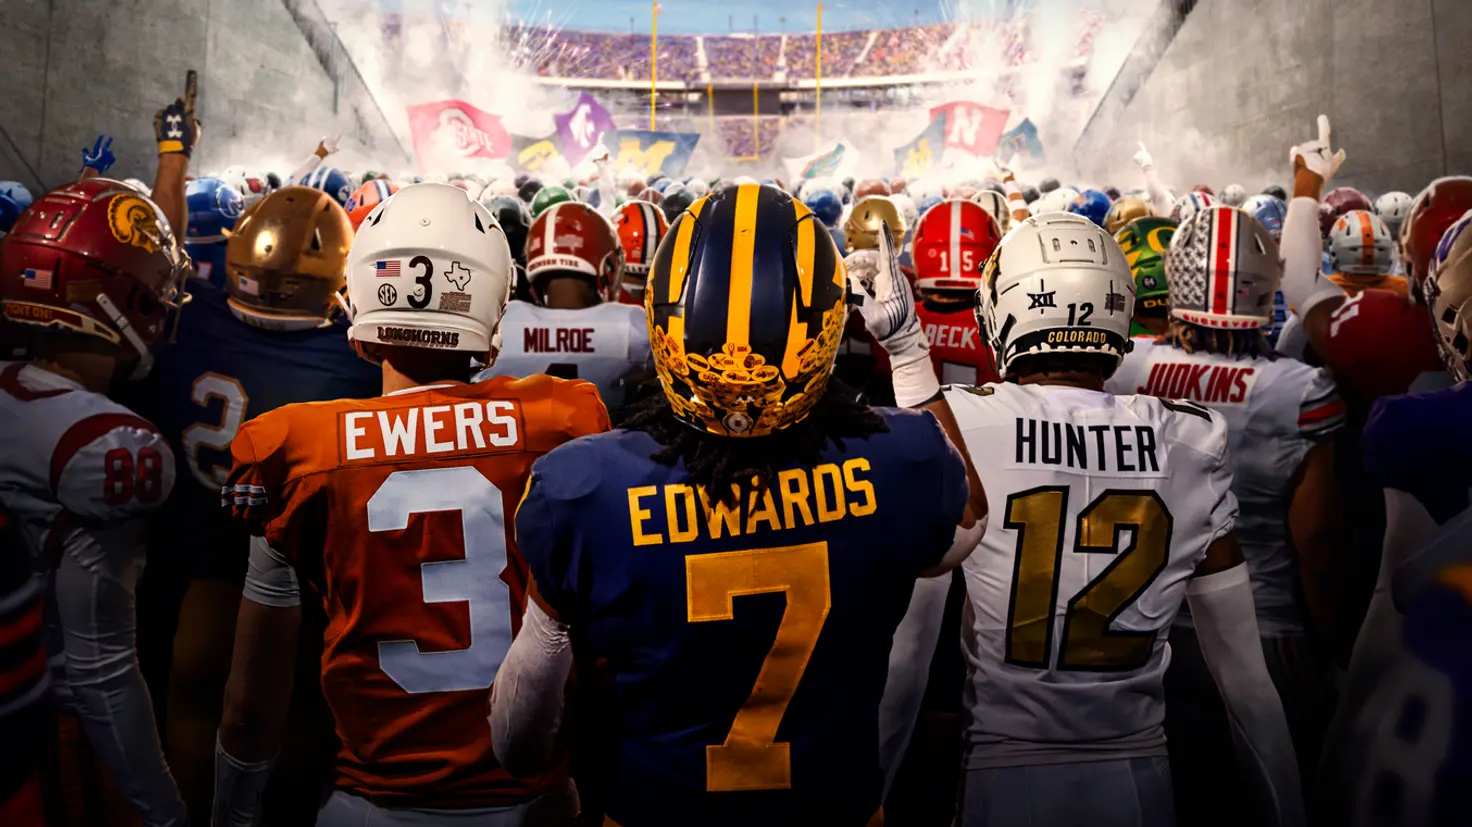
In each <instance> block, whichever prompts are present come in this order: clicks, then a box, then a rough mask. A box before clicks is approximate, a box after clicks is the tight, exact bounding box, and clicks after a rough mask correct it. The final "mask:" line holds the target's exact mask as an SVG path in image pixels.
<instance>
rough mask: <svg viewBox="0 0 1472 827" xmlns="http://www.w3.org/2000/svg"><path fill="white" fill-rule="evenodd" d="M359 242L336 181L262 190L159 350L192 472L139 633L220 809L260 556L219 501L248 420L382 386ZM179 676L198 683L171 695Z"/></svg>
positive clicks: (170, 417)
mask: <svg viewBox="0 0 1472 827" xmlns="http://www.w3.org/2000/svg"><path fill="white" fill-rule="evenodd" d="M372 183H382V182H372ZM352 240H353V231H352V227H351V226H350V225H349V223H348V217H347V215H346V213H345V212H344V211H343V209H342V208H341V207H339V206H337V203H336V202H335V201H333V200H332V198H331V197H330V196H328V195H327V194H326V193H323V192H319V191H317V190H313V189H309V188H307V187H285V188H282V189H279V190H276V191H274V192H272V193H271V194H270V195H267V196H266V197H265V198H264V199H262V200H261V201H259V202H257V203H256V204H255V206H253V207H251V208H250V209H249V210H248V211H247V212H246V214H245V216H244V217H242V218H241V220H240V223H239V226H238V227H237V228H236V232H235V233H234V234H232V236H231V238H230V241H229V244H228V251H227V255H226V258H225V263H224V265H223V266H224V271H223V278H224V280H225V286H226V289H225V290H215V289H214V288H212V287H209V286H208V285H205V284H201V283H198V282H196V283H193V284H191V285H190V294H191V297H192V301H190V303H189V312H188V313H186V314H184V315H183V316H182V318H181V320H180V325H179V334H178V342H177V343H176V345H175V346H173V347H170V348H168V349H166V350H164V351H163V352H162V353H161V354H160V356H159V359H158V365H157V367H156V368H155V369H154V371H153V372H152V374H151V375H150V376H149V381H148V385H147V391H148V392H147V393H145V394H141V395H140V397H141V398H144V399H147V400H148V407H147V408H146V410H147V414H148V415H149V417H150V419H152V420H153V421H154V422H155V423H157V424H158V426H159V428H160V430H162V431H163V433H164V434H166V435H167V436H168V437H169V440H170V444H171V445H172V447H173V449H174V455H175V457H176V459H177V463H178V465H177V472H176V477H177V479H178V480H179V484H178V485H177V486H175V488H174V492H173V494H172V496H170V497H169V499H168V503H167V504H166V505H165V506H164V508H163V509H162V510H161V512H160V514H159V518H158V520H157V523H158V524H159V525H161V526H167V530H161V531H155V532H152V533H151V535H150V538H149V560H150V561H151V562H152V561H159V562H160V563H161V565H158V566H150V567H149V573H148V577H147V578H146V581H145V582H146V583H147V587H148V591H147V598H148V599H147V601H145V602H144V603H143V608H142V609H141V610H140V622H139V623H140V633H139V634H140V638H147V639H148V640H149V641H150V642H151V643H153V644H154V648H155V649H156V650H158V651H157V652H156V653H155V654H154V656H153V657H150V658H149V659H148V660H146V661H145V663H144V666H145V669H147V670H148V673H149V677H150V683H151V685H152V687H153V693H154V700H155V708H156V709H157V710H158V712H159V714H160V718H161V719H163V714H162V713H163V711H164V710H166V709H172V712H173V714H172V715H171V716H170V717H172V718H174V719H175V721H174V722H175V723H177V724H178V725H179V726H177V727H172V726H171V727H169V728H168V730H167V731H168V733H169V748H170V752H171V754H174V755H177V756H181V757H182V756H192V757H193V760H179V761H177V762H176V763H177V764H178V774H179V785H180V787H181V789H183V790H184V793H185V799H186V801H187V802H188V803H189V804H190V808H191V810H192V811H194V812H204V811H206V810H207V808H208V807H209V800H210V794H211V789H212V786H211V785H212V777H211V775H210V770H209V767H210V764H211V763H212V756H213V754H214V731H215V729H216V728H217V726H218V724H219V721H220V714H221V708H220V703H221V698H222V695H223V691H224V684H225V678H226V676H227V675H228V673H229V668H230V645H231V642H232V641H233V640H234V624H235V616H236V611H237V604H238V602H239V599H240V584H241V582H242V580H243V579H244V577H245V569H246V559H247V557H248V554H249V541H250V535H249V534H248V533H246V532H244V531H243V530H241V529H240V528H239V526H238V525H236V524H235V522H234V521H233V520H231V519H230V515H229V513H228V512H226V511H224V510H223V509H221V508H220V505H219V503H220V487H221V486H223V485H224V484H225V478H226V475H227V473H228V472H229V470H230V462H231V460H230V442H231V440H233V439H234V438H235V433H236V431H237V430H238V429H239V427H240V426H241V424H242V423H244V422H246V421H247V420H249V419H252V418H254V417H257V416H260V415H262V414H264V413H266V412H268V411H272V410H275V409H276V408H279V407H281V406H283V405H287V404H290V403H294V402H312V401H317V400H327V399H350V398H366V397H372V396H377V395H378V394H379V386H380V384H381V379H380V375H379V374H380V372H379V371H378V369H377V368H375V367H374V366H373V365H371V364H369V363H367V362H365V361H363V360H362V359H359V358H358V357H357V355H356V354H354V353H353V350H352V347H351V346H350V345H349V344H348V340H347V326H346V324H344V323H343V320H342V319H341V318H340V315H341V307H340V306H339V303H338V299H339V294H340V293H341V291H342V289H343V284H344V282H343V268H344V265H345V263H346V261H347V253H348V247H349V246H350V245H351V244H352ZM395 283H396V282H395V281H394V280H393V279H392V278H391V277H386V276H385V277H382V278H380V280H379V282H378V285H379V288H380V289H381V290H385V293H387V292H388V291H393V290H396V289H397V288H395V287H393V286H392V285H393V284H395ZM376 298H381V297H376ZM191 581H192V582H191ZM186 590H187V594H186ZM181 612H182V616H183V623H182V628H183V629H184V630H185V634H183V635H179V636H178V642H177V648H176V645H175V637H176V629H178V628H180V625H181V624H180V617H181ZM145 627H147V629H146V631H147V632H148V634H145V633H144V632H145ZM176 651H177V653H178V656H179V660H178V661H173V660H172V656H173V655H174V653H175V652H176ZM171 676H172V677H171ZM170 682H172V683H174V684H175V685H177V686H179V687H181V688H186V689H183V691H180V692H177V693H167V692H165V691H164V690H166V689H167V688H168V686H169V684H170ZM170 695H172V697H173V699H174V702H173V703H172V705H169V704H166V703H165V702H164V701H165V698H167V697H169V696H170Z"/></svg>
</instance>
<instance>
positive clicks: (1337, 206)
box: [1319, 187, 1436, 247]
mask: <svg viewBox="0 0 1472 827" xmlns="http://www.w3.org/2000/svg"><path fill="white" fill-rule="evenodd" d="M1354 210H1365V211H1366V212H1368V213H1370V214H1372V215H1373V214H1374V213H1375V205H1374V204H1371V203H1370V199H1369V198H1367V197H1366V196H1365V194H1364V193H1362V192H1360V191H1359V190H1357V189H1355V188H1354V187H1335V188H1334V189H1332V190H1329V192H1327V193H1326V194H1325V195H1324V198H1323V200H1322V201H1320V202H1319V235H1321V236H1323V237H1325V238H1328V237H1329V233H1330V232H1332V231H1333V230H1334V222H1335V221H1338V220H1339V216H1341V215H1344V214H1345V213H1348V212H1352V211H1354ZM1431 246H1433V247H1435V246H1436V242H1434V241H1433V242H1432V243H1431Z"/></svg>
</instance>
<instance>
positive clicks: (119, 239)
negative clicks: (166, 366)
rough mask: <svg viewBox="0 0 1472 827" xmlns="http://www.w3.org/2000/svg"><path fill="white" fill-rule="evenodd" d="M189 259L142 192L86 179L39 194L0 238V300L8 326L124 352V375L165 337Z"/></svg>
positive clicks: (141, 370)
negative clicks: (133, 357)
mask: <svg viewBox="0 0 1472 827" xmlns="http://www.w3.org/2000/svg"><path fill="white" fill-rule="evenodd" d="M188 271H189V266H188V258H187V257H186V256H185V255H184V251H183V250H182V249H181V248H180V246H179V243H178V241H177V240H176V239H175V238H174V234H173V232H172V231H171V230H170V229H169V222H168V219H167V218H165V217H164V215H163V213H162V211H160V210H159V208H158V206H157V205H156V204H154V203H153V201H152V200H150V199H149V198H148V196H146V195H143V194H142V193H140V192H138V191H137V190H135V189H133V188H132V187H130V186H128V185H127V184H124V183H123V182H121V181H114V180H112V179H110V178H88V179H86V180H83V181H76V182H74V183H70V184H66V185H63V186H60V187H57V188H56V189H54V190H51V191H50V192H48V193H46V194H45V195H43V196H41V198H40V199H38V200H36V201H35V202H34V203H33V204H31V206H30V207H29V208H28V209H27V210H26V211H25V212H24V213H22V214H21V216H20V218H19V219H18V220H17V221H16V222H15V226H14V227H13V228H12V230H11V232H10V233H9V234H8V235H6V236H5V239H4V241H3V242H0V274H3V276H0V301H3V306H4V316H5V319H6V320H7V321H9V322H12V323H14V324H17V325H23V326H27V327H28V328H31V329H33V330H34V331H37V332H39V331H48V330H49V331H55V332H62V333H72V334H82V335H86V336H93V337H96V338H99V339H102V340H104V341H107V342H110V343H112V344H113V345H117V346H118V347H120V348H124V349H127V348H131V349H132V350H133V351H134V352H135V353H136V354H137V356H138V361H137V362H136V364H135V366H134V370H133V377H134V378H139V377H142V376H143V375H145V374H147V372H148V370H149V368H150V367H151V366H152V363H153V358H152V353H151V350H152V348H153V346H154V345H155V344H157V343H158V342H160V341H162V340H163V339H165V337H166V336H167V335H171V332H172V329H171V326H170V321H171V320H174V319H177V316H175V315H174V314H175V313H176V312H177V311H178V310H179V308H180V307H182V306H183V304H184V302H186V301H187V300H188V297H187V294H186V293H185V292H184V279H185V277H186V275H187V273H188Z"/></svg>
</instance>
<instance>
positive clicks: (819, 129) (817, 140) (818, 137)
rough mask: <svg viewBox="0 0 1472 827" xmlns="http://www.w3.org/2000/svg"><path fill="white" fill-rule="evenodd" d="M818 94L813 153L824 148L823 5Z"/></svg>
mask: <svg viewBox="0 0 1472 827" xmlns="http://www.w3.org/2000/svg"><path fill="white" fill-rule="evenodd" d="M813 77H814V82H815V86H814V89H816V90H817V93H818V113H817V118H816V119H815V121H814V130H813V132H814V135H815V137H814V139H813V144H814V146H813V151H814V152H816V151H817V150H819V149H822V148H823V4H822V3H819V4H818V65H817V67H816V69H815V71H814V73H813Z"/></svg>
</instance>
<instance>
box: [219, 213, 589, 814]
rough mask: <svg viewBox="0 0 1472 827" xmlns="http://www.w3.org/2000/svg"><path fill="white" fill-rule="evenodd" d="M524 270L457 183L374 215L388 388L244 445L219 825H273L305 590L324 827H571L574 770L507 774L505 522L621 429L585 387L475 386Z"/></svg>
mask: <svg viewBox="0 0 1472 827" xmlns="http://www.w3.org/2000/svg"><path fill="white" fill-rule="evenodd" d="M512 268H513V265H512V262H511V251H510V250H509V249H508V248H507V246H506V241H505V238H504V237H503V235H502V233H501V229H500V227H498V226H497V225H496V223H495V222H494V221H493V220H492V219H491V215H490V213H489V212H487V211H486V209H485V208H484V207H482V206H480V205H479V204H476V203H475V202H473V201H471V200H470V199H469V198H468V197H467V196H466V194H465V192H464V191H463V190H460V189H457V188H455V187H451V186H446V185H443V184H416V185H413V186H409V187H405V188H404V189H402V190H400V191H399V192H398V193H397V194H396V195H394V196H393V197H392V198H390V199H389V200H388V201H385V202H384V203H383V204H382V205H380V206H379V207H378V208H376V209H375V210H374V212H373V213H372V214H370V215H369V216H368V218H367V219H366V220H365V221H364V222H363V228H362V230H361V231H360V232H359V233H358V235H357V236H356V238H355V239H354V242H353V247H352V250H351V252H350V253H349V255H348V263H347V292H348V304H349V314H350V316H351V320H352V327H351V328H350V329H349V331H348V336H349V338H350V339H351V340H352V342H353V344H354V346H355V347H356V348H357V349H358V351H359V353H360V354H361V355H363V356H364V358H366V359H368V360H370V361H373V362H377V363H379V364H380V365H381V368H382V392H383V394H384V395H383V396H381V397H378V398H376V399H369V400H340V401H336V402H317V403H310V404H297V405H287V406H285V407H282V408H278V409H276V410H274V411H271V412H269V413H266V414H264V415H262V416H259V417H257V418H255V419H252V420H251V421H250V422H247V423H246V424H245V425H243V426H241V428H240V429H239V431H238V432H237V433H236V436H235V439H234V441H233V442H232V443H231V454H232V456H233V458H234V464H233V466H232V467H231V470H230V473H229V475H228V476H227V478H226V484H225V486H224V489H223V492H224V493H223V497H224V500H225V503H226V504H227V505H228V506H229V508H230V511H231V514H232V515H233V516H234V517H235V518H236V519H238V520H240V521H241V522H242V523H243V524H244V525H245V526H246V527H247V529H248V530H249V531H250V532H251V533H252V534H253V535H254V536H253V539H252V540H251V550H250V566H249V569H248V571H247V574H246V580H245V592H244V594H243V595H242V597H243V599H242V600H241V603H240V618H239V621H238V623H237V630H236V643H235V652H234V662H233V664H232V666H231V669H230V679H229V682H228V684H227V687H226V692H225V715H224V720H223V722H222V724H221V728H220V736H219V745H218V755H217V760H216V765H215V767H216V781H215V789H216V799H215V807H214V823H216V824H226V823H230V824H248V823H255V822H256V820H258V819H259V811H260V795H261V790H262V788H263V787H264V785H265V781H266V778H267V776H268V774H269V772H270V769H271V764H272V760H273V758H274V756H275V755H276V753H277V750H278V749H279V747H280V744H281V739H282V735H283V732H282V728H283V723H284V719H285V715H286V708H287V700H288V698H289V697H290V695H291V684H292V669H293V665H294V662H295V658H294V654H293V652H294V649H295V644H296V635H297V628H298V625H299V623H300V603H301V599H302V595H303V594H304V590H303V589H301V588H300V586H299V584H300V583H306V584H307V585H309V586H310V590H309V591H306V592H305V593H306V594H311V595H315V596H317V597H318V599H320V600H322V602H323V610H324V611H325V612H326V614H327V616H328V624H329V625H328V634H327V637H326V639H325V640H324V646H325V649H324V652H323V656H322V690H323V694H324V695H325V696H326V699H327V703H328V706H329V707H330V708H331V709H332V713H333V719H334V724H335V728H336V731H337V734H338V736H339V737H340V739H341V749H340V750H339V752H338V754H337V759H336V762H335V766H334V771H333V780H332V786H333V792H332V793H331V795H330V796H329V797H328V798H327V800H326V801H325V802H324V803H323V805H322V809H321V810H320V811H319V813H318V817H317V823H318V824H319V825H349V824H355V825H361V824H363V823H365V821H379V820H382V821H383V822H385V823H407V822H409V821H413V822H414V823H437V822H436V821H435V818H436V817H437V816H436V813H443V812H445V811H453V816H454V818H455V819H458V820H460V821H465V820H468V819H479V821H478V822H477V823H485V824H494V825H520V824H523V823H527V822H533V823H538V824H541V823H548V824H570V823H572V819H573V818H574V817H575V813H576V806H575V803H574V799H573V795H574V794H573V793H572V791H571V790H570V788H569V783H570V782H569V781H568V779H567V776H566V768H565V766H564V764H563V762H561V761H553V762H551V763H549V764H548V766H547V767H546V768H545V770H546V771H545V772H544V773H543V774H540V775H537V776H535V777H532V778H526V779H515V778H512V777H511V776H509V775H508V774H507V773H506V771H505V770H503V769H502V768H501V766H500V765H499V764H498V763H497V762H496V759H495V756H494V755H493V754H492V752H491V743H490V735H491V733H490V727H489V726H488V725H487V723H486V719H485V693H486V690H488V689H489V688H490V686H491V683H492V681H493V680H494V679H495V677H496V673H497V669H498V668H499V666H500V664H501V660H502V658H503V657H505V655H506V650H507V648H508V647H509V646H510V644H511V636H512V634H513V632H514V631H515V630H516V628H517V625H518V623H519V621H520V618H521V616H522V611H523V609H524V605H523V604H524V601H525V599H526V591H525V590H526V584H527V577H528V575H527V570H526V567H525V564H524V563H523V562H522V560H521V556H520V554H519V553H518V552H517V550H516V545H515V543H514V542H513V541H512V537H511V526H510V521H509V515H510V513H511V512H512V510H513V509H514V508H515V505H516V502H517V500H518V498H519V497H520V496H521V492H522V491H523V490H525V488H526V484H527V477H528V475H529V473H530V469H531V463H532V462H533V460H535V459H536V458H537V457H538V456H540V455H542V454H543V453H545V452H547V451H549V450H551V449H552V448H554V447H556V446H557V445H559V444H561V443H563V442H566V441H568V440H570V439H574V438H576V437H579V436H582V435H584V434H588V433H595V432H598V431H601V430H605V429H606V428H607V427H608V415H607V413H606V412H605V411H604V409H603V406H602V404H601V403H600V402H599V401H598V397H597V392H596V390H595V389H594V388H593V386H592V385H590V384H588V383H585V382H576V381H572V382H569V381H564V380H559V379H553V378H550V377H546V376H534V377H531V378H528V379H510V378H506V377H497V378H494V379H490V380H488V381H485V382H480V383H477V384H467V383H466V380H467V379H468V378H469V374H470V359H471V357H472V356H474V357H477V358H480V359H484V360H489V359H490V351H491V348H492V342H493V341H494V338H495V335H496V331H497V328H498V327H499V325H500V323H501V320H502V315H503V313H504V312H505V307H506V301H507V298H508V296H509V295H510V293H511V278H512ZM385 285H390V286H392V287H393V291H392V293H391V294H390V293H389V291H386V290H384V289H383V287H384V286H385ZM444 603H449V604H451V608H450V609H446V608H444V607H442V606H441V605H440V604H444ZM457 606H458V607H459V608H455V607H457ZM424 810H434V811H435V813H425V812H422V811H424ZM444 817H445V818H449V816H444ZM534 819H538V820H535V821H534Z"/></svg>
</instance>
